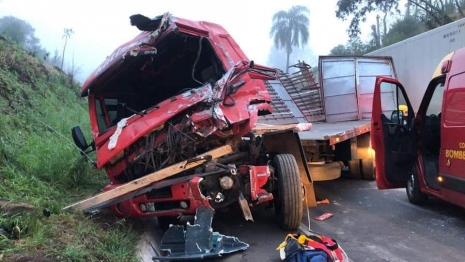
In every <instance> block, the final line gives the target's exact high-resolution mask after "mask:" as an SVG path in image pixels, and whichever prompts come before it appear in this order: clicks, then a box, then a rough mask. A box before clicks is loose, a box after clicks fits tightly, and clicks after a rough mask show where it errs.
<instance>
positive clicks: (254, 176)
mask: <svg viewBox="0 0 465 262" xmlns="http://www.w3.org/2000/svg"><path fill="white" fill-rule="evenodd" d="M249 174H250V195H251V200H252V201H255V200H257V199H258V197H259V196H260V195H268V192H267V191H266V190H265V189H263V188H262V187H263V186H264V185H265V184H266V182H267V181H268V178H269V177H270V169H269V168H268V166H249Z"/></svg>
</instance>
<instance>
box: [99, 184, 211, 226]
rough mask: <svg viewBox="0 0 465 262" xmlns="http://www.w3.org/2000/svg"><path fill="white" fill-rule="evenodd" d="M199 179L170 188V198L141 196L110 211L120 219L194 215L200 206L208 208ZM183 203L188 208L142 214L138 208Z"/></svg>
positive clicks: (111, 186) (114, 186)
mask: <svg viewBox="0 0 465 262" xmlns="http://www.w3.org/2000/svg"><path fill="white" fill-rule="evenodd" d="M200 181H201V178H200V177H194V178H193V179H191V180H190V181H187V182H180V183H177V184H175V185H172V186H171V192H172V197H165V198H149V197H147V195H141V196H138V197H135V198H133V199H130V200H126V201H123V202H121V203H119V204H118V205H114V206H112V207H111V210H112V211H113V212H115V214H117V215H118V216H122V217H134V218H138V217H158V216H178V215H180V214H195V210H196V209H197V208H198V207H200V206H210V204H209V202H208V199H207V198H205V197H204V196H203V195H202V193H201V192H200V188H199V183H200ZM154 185H156V183H155V184H154ZM118 186H119V185H114V184H113V185H108V186H106V187H105V191H108V190H111V189H114V188H116V187H118ZM180 201H185V202H186V203H188V205H189V207H188V208H187V209H183V208H181V207H180V206H178V207H176V208H169V209H159V210H155V211H152V212H149V211H146V212H143V211H142V210H141V208H140V206H141V204H144V205H146V206H147V204H148V203H154V204H161V203H178V202H180Z"/></svg>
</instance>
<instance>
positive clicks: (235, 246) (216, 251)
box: [153, 206, 249, 261]
mask: <svg viewBox="0 0 465 262" xmlns="http://www.w3.org/2000/svg"><path fill="white" fill-rule="evenodd" d="M213 215H214V210H213V209H212V208H211V207H207V206H201V207H199V208H197V213H196V216H195V221H194V224H193V225H190V224H189V223H187V225H186V229H185V230H184V226H182V225H172V226H171V227H170V228H168V230H167V231H166V233H165V234H164V236H163V238H162V239H161V243H160V250H161V251H165V252H168V253H169V254H168V255H166V256H156V257H153V260H154V261H156V260H170V261H171V260H199V259H204V258H212V257H221V256H222V255H223V254H229V253H233V252H237V251H241V250H246V249H247V248H248V247H249V245H248V244H246V243H244V242H242V241H240V240H239V239H237V238H236V237H231V236H225V235H222V234H220V233H218V232H213V229H212V227H211V223H212V220H213Z"/></svg>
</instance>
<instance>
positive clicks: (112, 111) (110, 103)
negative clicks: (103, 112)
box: [105, 98, 118, 127]
mask: <svg viewBox="0 0 465 262" xmlns="http://www.w3.org/2000/svg"><path fill="white" fill-rule="evenodd" d="M105 107H106V108H107V113H108V118H109V120H110V126H112V125H114V124H116V123H114V122H115V120H116V116H117V112H118V99H116V98H105ZM110 126H109V127H110Z"/></svg>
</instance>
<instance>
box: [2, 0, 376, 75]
mask: <svg viewBox="0 0 465 262" xmlns="http://www.w3.org/2000/svg"><path fill="white" fill-rule="evenodd" d="M336 3H337V0H324V1H323V0H286V1H276V0H274V1H265V0H255V1H252V0H234V1H223V0H217V1H214V0H194V1H192V0H191V1H189V0H184V1H180V0H154V1H150V0H141V1H106V0H93V1H90V0H74V1H70V0H0V17H3V16H6V15H13V16H16V17H18V18H20V19H23V20H26V21H28V22H29V23H30V24H31V25H32V26H33V27H34V28H35V29H36V33H35V35H36V36H37V37H38V38H39V39H40V40H41V44H42V46H43V47H45V48H46V49H47V50H48V51H50V52H51V53H52V54H53V51H54V50H55V49H58V50H61V49H62V47H63V43H64V40H63V39H62V35H63V29H64V28H72V29H73V30H74V31H75V33H74V34H73V35H72V36H71V39H70V41H69V44H68V47H67V54H68V56H67V57H66V58H69V56H71V55H72V53H73V52H74V57H75V63H76V64H77V65H82V66H83V67H82V70H81V73H80V75H79V76H78V77H79V78H80V79H81V80H82V79H85V78H87V76H88V75H89V74H90V73H91V72H92V71H93V70H94V69H95V68H96V67H97V66H98V65H100V63H102V62H103V60H104V59H105V58H106V56H108V55H110V54H111V53H112V52H113V50H114V49H115V48H116V47H118V46H119V45H121V44H122V43H124V42H126V41H128V40H130V39H132V38H133V37H134V36H136V35H137V34H138V33H139V30H138V29H137V28H135V27H133V26H131V25H130V23H129V16H131V15H133V14H142V15H145V16H148V17H154V16H157V15H160V14H162V13H164V12H170V13H171V14H173V15H174V16H179V17H183V18H187V19H192V20H204V21H210V22H214V23H218V24H220V25H222V26H223V27H224V28H225V29H226V30H227V31H228V32H229V33H230V34H231V35H232V37H233V38H234V39H235V40H236V41H237V42H238V44H239V45H240V46H241V48H242V49H243V50H244V52H245V54H246V55H247V56H248V57H249V59H253V60H255V62H257V63H261V64H267V58H268V54H269V51H270V48H271V46H272V44H273V43H272V40H271V39H270V37H269V31H270V27H271V22H272V21H271V18H272V16H273V14H274V13H275V12H277V11H279V10H287V9H289V8H290V7H291V6H293V5H306V6H307V7H308V8H309V9H310V12H311V14H310V39H309V47H310V49H311V51H312V52H313V53H314V54H316V55H326V54H328V53H329V51H330V50H331V48H333V47H334V46H336V45H338V44H345V43H346V41H347V32H346V29H347V28H348V26H349V21H341V20H339V19H337V18H336V16H335V10H336ZM372 23H373V19H370V20H369V21H368V22H367V23H365V24H363V26H362V29H363V32H364V33H365V34H367V33H369V27H370V24H372ZM314 57H316V56H314ZM68 61H69V59H68ZM309 62H310V63H311V64H312V62H313V64H314V63H315V62H316V61H309ZM65 64H66V62H65Z"/></svg>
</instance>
